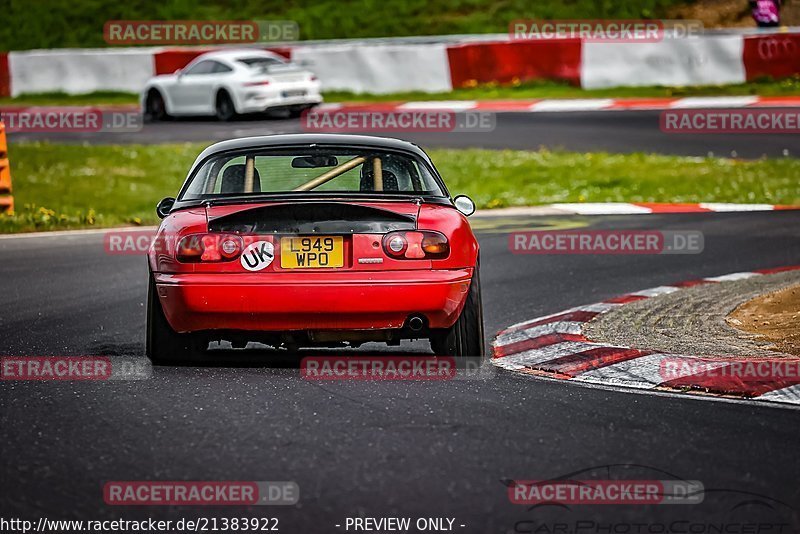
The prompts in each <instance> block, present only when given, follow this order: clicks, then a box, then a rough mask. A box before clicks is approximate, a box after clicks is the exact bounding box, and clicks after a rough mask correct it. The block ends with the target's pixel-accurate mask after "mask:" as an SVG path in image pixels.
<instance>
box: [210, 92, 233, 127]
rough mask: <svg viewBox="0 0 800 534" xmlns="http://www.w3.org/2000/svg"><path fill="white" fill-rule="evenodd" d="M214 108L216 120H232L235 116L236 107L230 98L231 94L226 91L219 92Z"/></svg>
mask: <svg viewBox="0 0 800 534" xmlns="http://www.w3.org/2000/svg"><path fill="white" fill-rule="evenodd" d="M214 109H215V114H216V116H217V120H220V121H223V122H225V121H229V120H232V119H233V118H234V117H235V116H236V108H235V107H234V105H233V100H231V95H229V94H228V93H227V92H226V91H220V92H219V94H218V95H217V102H216V106H215V108H214Z"/></svg>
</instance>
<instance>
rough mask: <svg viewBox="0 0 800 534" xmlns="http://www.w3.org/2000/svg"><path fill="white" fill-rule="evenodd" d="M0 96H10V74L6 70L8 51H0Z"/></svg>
mask: <svg viewBox="0 0 800 534" xmlns="http://www.w3.org/2000/svg"><path fill="white" fill-rule="evenodd" d="M0 96H11V74H10V73H9V72H8V52H0Z"/></svg>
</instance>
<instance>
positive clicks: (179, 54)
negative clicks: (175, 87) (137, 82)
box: [153, 47, 292, 75]
mask: <svg viewBox="0 0 800 534" xmlns="http://www.w3.org/2000/svg"><path fill="white" fill-rule="evenodd" d="M214 50H219V48H218V47H216V48H214V47H208V48H168V49H164V50H160V51H158V52H156V53H155V54H154V56H153V61H154V64H155V65H154V67H155V73H156V74H157V75H161V74H172V73H173V72H175V71H176V70H178V69H182V68H183V67H185V66H186V65H188V64H189V63H190V62H191V61H192V60H193V59H194V58H196V57H197V56H199V55H201V54H205V53H206V52H212V51H214ZM265 50H269V51H270V52H274V53H276V54H279V55H281V56H283V57H285V58H287V59H291V57H292V49H291V48H289V47H279V48H274V47H273V48H265Z"/></svg>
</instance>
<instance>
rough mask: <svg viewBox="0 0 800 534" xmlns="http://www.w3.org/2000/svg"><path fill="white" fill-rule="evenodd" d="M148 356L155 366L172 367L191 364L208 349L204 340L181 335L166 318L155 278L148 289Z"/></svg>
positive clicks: (146, 349) (190, 335) (193, 336)
mask: <svg viewBox="0 0 800 534" xmlns="http://www.w3.org/2000/svg"><path fill="white" fill-rule="evenodd" d="M145 345H146V348H145V351H146V354H147V357H148V358H150V361H151V362H153V363H154V364H161V365H170V364H177V363H184V362H191V361H193V360H196V359H198V358H199V356H200V354H201V353H202V352H203V351H204V349H206V348H207V347H208V344H205V346H203V342H202V339H201V338H199V337H198V336H197V335H195V334H179V333H177V332H175V331H174V330H173V329H172V327H171V326H170V325H169V323H168V322H167V318H166V317H165V316H164V310H163V309H162V308H161V303H160V302H159V300H158V294H157V292H156V284H155V282H154V281H153V276H152V275H151V276H150V281H149V284H148V288H147V339H146V343H145Z"/></svg>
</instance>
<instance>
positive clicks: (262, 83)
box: [244, 80, 270, 87]
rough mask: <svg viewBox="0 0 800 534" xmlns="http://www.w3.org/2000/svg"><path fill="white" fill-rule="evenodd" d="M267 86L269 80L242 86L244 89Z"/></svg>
mask: <svg viewBox="0 0 800 534" xmlns="http://www.w3.org/2000/svg"><path fill="white" fill-rule="evenodd" d="M269 84H270V81H269V80H263V81H260V82H246V83H245V84H244V86H245V87H256V86H259V85H269Z"/></svg>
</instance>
